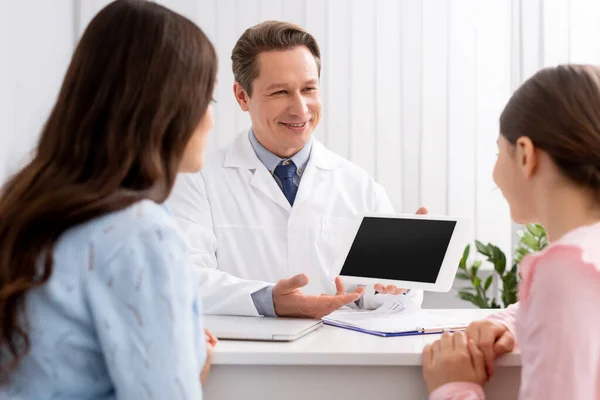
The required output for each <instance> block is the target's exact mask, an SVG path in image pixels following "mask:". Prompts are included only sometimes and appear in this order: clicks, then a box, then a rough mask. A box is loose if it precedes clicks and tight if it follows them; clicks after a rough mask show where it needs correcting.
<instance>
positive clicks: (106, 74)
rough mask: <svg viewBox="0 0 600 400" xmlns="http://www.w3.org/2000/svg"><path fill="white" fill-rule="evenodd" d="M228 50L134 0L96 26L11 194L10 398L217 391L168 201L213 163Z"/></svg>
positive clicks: (3, 310)
mask: <svg viewBox="0 0 600 400" xmlns="http://www.w3.org/2000/svg"><path fill="white" fill-rule="evenodd" d="M216 72H217V59H216V55H215V50H214V48H213V46H212V44H211V43H210V41H209V40H208V39H207V37H206V36H205V35H204V33H203V32H202V31H201V30H200V29H199V28H198V27H197V26H196V25H194V24H193V23H192V22H191V21H189V20H187V19H185V18H184V17H182V16H180V15H178V14H175V13H173V12H171V11H169V10H168V9H166V8H164V7H162V6H159V5H157V4H154V3H151V2H145V1H133V0H118V1H115V2H113V3H111V4H110V5H108V6H107V7H106V8H104V9H103V10H102V11H100V12H99V13H98V15H97V16H96V17H95V18H94V19H93V20H92V21H91V23H90V24H89V26H88V27H87V29H86V31H85V33H84V34H83V37H82V38H81V40H80V42H79V44H78V46H77V48H76V50H75V53H74V55H73V58H72V60H71V63H70V66H69V68H68V71H67V73H66V76H65V79H64V82H63V84H62V87H61V90H60V93H59V96H58V100H57V102H56V104H55V106H54V108H53V109H52V111H51V113H50V116H49V118H48V121H47V122H46V124H45V126H44V128H43V131H42V133H41V137H40V140H39V144H38V146H37V150H36V153H35V156H34V158H33V160H32V161H31V162H30V163H29V164H28V165H26V166H25V167H24V168H23V169H22V170H20V171H19V172H18V173H17V174H16V175H15V176H14V177H13V178H12V179H11V180H10V181H9V182H8V183H7V184H6V185H5V186H4V188H3V189H2V191H1V196H0V378H1V379H2V380H1V381H0V398H2V399H7V398H8V399H32V398H35V399H75V398H77V399H86V398H89V399H92V398H93V399H112V398H122V399H137V398H155V399H166V398H193V399H198V398H201V396H202V393H201V383H200V373H201V370H202V369H203V365H204V364H205V360H206V358H207V350H206V349H207V347H206V343H205V338H204V333H203V331H202V321H201V315H200V314H201V312H200V304H199V294H198V293H197V290H195V285H194V283H193V282H194V279H193V277H192V275H191V274H192V268H191V266H190V264H189V260H188V255H187V251H186V245H185V243H184V241H183V239H182V238H181V237H180V235H179V233H178V231H177V230H176V228H175V226H174V224H173V222H171V219H170V217H169V215H168V213H167V211H166V210H165V209H164V207H162V206H161V204H162V203H163V202H164V201H165V200H166V199H167V197H168V196H169V193H170V191H171V188H172V186H173V184H174V181H175V178H176V175H177V173H178V172H195V171H198V170H199V169H200V168H201V166H202V162H203V150H204V142H205V138H206V135H207V133H208V131H209V130H210V128H211V127H212V124H213V116H212V110H211V105H210V103H211V99H212V93H213V89H214V85H215V77H216Z"/></svg>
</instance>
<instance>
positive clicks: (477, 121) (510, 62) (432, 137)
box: [0, 0, 600, 307]
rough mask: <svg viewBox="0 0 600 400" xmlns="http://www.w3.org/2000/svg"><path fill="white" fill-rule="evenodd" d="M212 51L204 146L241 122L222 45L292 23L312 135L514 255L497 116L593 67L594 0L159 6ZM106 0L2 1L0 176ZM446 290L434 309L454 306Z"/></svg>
mask: <svg viewBox="0 0 600 400" xmlns="http://www.w3.org/2000/svg"><path fill="white" fill-rule="evenodd" d="M159 2H160V3H162V4H164V5H166V6H168V7H170V8H172V9H173V10H175V11H178V12H180V13H182V14H184V15H185V16H187V17H189V18H190V19H192V20H193V21H195V22H196V23H198V24H199V26H200V27H201V28H202V29H203V30H204V31H205V32H206V33H207V34H208V36H209V37H210V38H211V40H212V41H213V43H215V46H216V47H217V50H218V54H219V59H220V71H219V77H218V81H219V86H218V88H217V93H216V99H217V102H218V103H217V105H216V116H217V121H216V128H215V130H214V132H213V135H212V137H211V141H210V148H211V149H215V148H217V147H220V146H223V145H225V144H227V143H228V142H229V141H230V140H232V138H233V137H234V136H235V135H236V134H237V133H239V132H241V131H243V130H245V129H247V127H248V126H249V118H248V116H247V115H245V114H243V113H241V112H240V111H239V110H238V108H237V106H236V104H235V101H234V98H233V95H232V90H231V84H232V80H233V75H232V72H231V61H230V52H231V49H232V48H233V45H234V43H235V41H236V40H237V38H238V37H239V35H240V34H241V33H242V32H243V30H244V29H245V28H247V27H249V26H251V25H253V24H255V23H258V22H260V21H262V20H266V19H281V20H287V21H291V22H295V23H298V24H300V25H302V26H304V27H305V28H307V29H308V30H309V31H310V32H311V33H313V34H314V35H315V36H316V38H317V40H318V41H319V44H320V45H321V50H322V54H323V57H322V65H323V72H322V82H321V87H322V95H323V106H324V118H323V121H322V122H321V124H320V126H319V127H318V129H317V132H316V135H317V137H318V138H319V139H320V140H322V141H323V142H324V143H325V144H326V145H327V146H329V147H330V148H331V149H333V150H334V151H336V152H338V153H339V154H341V155H343V156H345V157H347V158H349V159H351V160H352V161H354V162H356V163H357V164H359V165H361V166H362V167H363V168H365V169H366V170H367V171H368V172H369V173H371V174H372V175H373V176H374V177H375V178H376V179H377V180H378V181H379V182H380V183H381V184H383V185H384V186H385V187H386V189H387V191H388V193H389V195H390V198H391V199H392V201H393V203H394V205H395V206H396V209H397V210H398V211H403V212H413V211H415V210H416V209H417V208H418V207H419V206H421V205H425V206H427V207H429V209H430V211H431V212H432V213H443V214H453V215H465V216H468V217H470V218H471V220H472V221H473V232H474V237H477V238H478V239H480V240H482V241H486V242H487V241H490V242H493V243H495V244H496V245H498V246H500V247H501V248H502V249H504V250H505V251H508V252H510V250H511V248H512V243H511V242H512V237H513V236H514V235H513V230H514V227H513V226H512V224H511V222H510V218H509V214H508V208H507V205H506V203H505V202H504V200H503V199H502V196H501V193H500V192H499V190H497V189H496V187H495V185H494V183H493V181H492V179H491V175H492V168H493V164H494V161H495V152H496V149H495V148H496V145H495V141H496V138H497V135H498V122H497V121H498V117H499V114H500V112H501V110H502V107H503V106H504V104H505V102H506V101H507V100H508V98H509V96H510V93H511V92H512V90H514V88H516V87H517V86H518V84H519V83H520V82H522V80H523V79H525V78H527V77H528V76H530V75H531V74H533V73H534V72H535V71H536V70H537V69H539V68H540V67H541V66H544V65H553V64H557V63H565V62H578V63H598V62H599V61H600V43H599V42H598V40H597V38H598V37H600V35H599V33H600V31H599V30H600V24H599V23H598V22H600V21H599V18H600V2H598V1H597V0H485V1H482V0H421V1H416V0H377V1H365V0H163V1H159ZM107 3H109V1H106V0H53V1H52V2H50V1H46V0H21V1H19V2H16V1H3V2H0V182H1V181H3V180H4V179H6V177H7V176H8V175H9V173H10V172H11V171H13V170H14V169H15V168H16V167H17V166H18V165H19V164H20V163H22V162H23V160H25V159H26V156H27V153H28V151H29V150H30V149H31V148H32V147H33V146H34V143H35V141H36V140H37V135H38V133H39V131H40V128H41V126H42V124H43V123H44V120H45V118H46V116H47V114H48V112H49V110H50V107H51V106H52V104H53V102H54V100H55V96H56V94H57V91H58V88H59V85H60V83H61V79H62V76H63V75H64V72H65V70H66V67H67V64H68V62H69V58H70V54H71V52H72V50H73V46H74V44H75V43H76V40H77V39H78V37H79V35H80V34H81V32H83V30H84V29H85V26H86V25H87V23H88V22H89V20H90V19H91V18H92V17H93V15H94V14H95V13H96V12H97V11H98V10H99V9H100V8H101V7H103V6H104V5H105V4H107ZM453 296H454V294H451V295H446V296H441V297H440V296H429V299H428V300H427V304H428V305H429V306H433V307H435V306H441V305H442V303H440V301H441V302H443V305H445V306H457V305H458V304H461V305H462V304H464V303H453V302H449V301H450V299H451V298H453Z"/></svg>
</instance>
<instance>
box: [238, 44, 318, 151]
mask: <svg viewBox="0 0 600 400" xmlns="http://www.w3.org/2000/svg"><path fill="white" fill-rule="evenodd" d="M257 64H258V70H259V74H258V77H257V78H256V79H254V81H253V82H252V97H249V96H248V95H247V93H246V92H245V91H244V90H243V89H242V87H241V86H240V85H239V84H238V83H237V82H236V83H235V84H234V92H235V96H236V100H237V101H238V103H239V105H240V107H241V109H242V110H243V111H248V112H249V113H250V118H251V120H252V128H253V130H254V133H255V135H256V138H257V139H258V141H259V142H260V143H261V144H262V145H263V146H265V148H267V150H269V151H271V152H272V153H274V154H276V155H277V156H279V157H282V158H286V157H291V156H292V155H294V154H296V153H297V152H298V151H300V150H301V149H302V147H304V145H305V144H306V143H307V142H308V140H309V139H310V135H311V134H312V132H313V131H314V129H315V127H316V126H317V124H318V123H319V120H320V119H321V95H320V93H319V73H318V70H317V63H316V61H315V59H314V57H313V55H312V54H311V52H310V50H309V49H308V48H307V47H305V46H300V47H296V48H294V49H289V50H282V51H266V52H262V53H260V54H259V55H258V57H257Z"/></svg>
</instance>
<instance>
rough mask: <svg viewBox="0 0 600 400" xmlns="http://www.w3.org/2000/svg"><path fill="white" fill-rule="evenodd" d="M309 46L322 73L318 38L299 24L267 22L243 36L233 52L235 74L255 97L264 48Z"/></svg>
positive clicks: (279, 48)
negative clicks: (254, 89)
mask: <svg viewBox="0 0 600 400" xmlns="http://www.w3.org/2000/svg"><path fill="white" fill-rule="evenodd" d="M299 46H306V47H307V48H308V50H310V52H311V53H312V55H313V57H314V58H315V62H316V63H317V71H318V73H319V77H320V76H321V51H320V50H319V45H318V44H317V40H316V39H315V37H314V36H313V35H311V34H310V33H308V32H306V31H305V30H304V29H302V28H301V27H299V26H298V25H294V24H291V23H289V22H282V21H265V22H262V23H260V24H258V25H255V26H253V27H251V28H248V29H246V31H245V32H244V33H243V34H242V36H240V38H239V39H238V41H237V43H236V44H235V46H234V48H233V51H232V52H231V61H232V68H233V76H234V78H235V80H236V82H238V83H239V84H240V85H241V86H242V88H243V89H244V90H245V91H246V93H247V94H248V96H252V82H253V81H254V80H255V79H256V78H257V77H258V75H259V72H260V71H259V70H258V65H257V62H256V59H257V58H258V55H259V54H260V53H262V52H264V51H278V50H289V49H293V48H296V47H299Z"/></svg>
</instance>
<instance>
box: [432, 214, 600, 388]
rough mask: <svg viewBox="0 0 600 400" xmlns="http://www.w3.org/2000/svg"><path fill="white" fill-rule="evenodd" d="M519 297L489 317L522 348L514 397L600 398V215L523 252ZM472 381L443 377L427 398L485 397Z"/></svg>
mask: <svg viewBox="0 0 600 400" xmlns="http://www.w3.org/2000/svg"><path fill="white" fill-rule="evenodd" d="M520 271H521V276H522V280H521V282H520V285H519V300H520V303H517V304H514V305H512V306H510V307H508V308H507V309H506V310H504V311H503V312H501V313H498V314H495V315H493V316H491V317H490V319H494V320H496V321H498V322H500V323H502V324H504V325H506V326H507V327H508V329H509V330H510V331H511V332H512V333H513V335H514V336H515V338H516V340H517V342H518V344H519V348H520V350H521V359H522V372H521V388H520V393H519V398H520V399H528V400H529V399H531V400H538V399H539V400H541V399H543V400H553V399H556V400H559V399H560V400H564V399H586V400H587V399H600V223H597V224H594V225H590V226H586V227H581V228H578V229H576V230H573V231H571V232H569V233H568V234H566V235H565V236H564V237H563V238H562V239H560V240H559V241H557V242H555V243H553V244H552V245H551V246H549V247H547V248H546V249H544V251H541V252H539V253H538V254H535V255H531V256H528V257H526V258H525V259H523V262H522V264H521V268H520ZM484 398H485V395H484V393H483V390H482V389H481V387H479V386H478V385H475V384H472V383H466V382H455V383H449V384H446V385H444V386H442V387H440V388H438V389H437V390H435V391H434V392H433V393H432V394H431V396H430V400H483V399H484Z"/></svg>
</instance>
